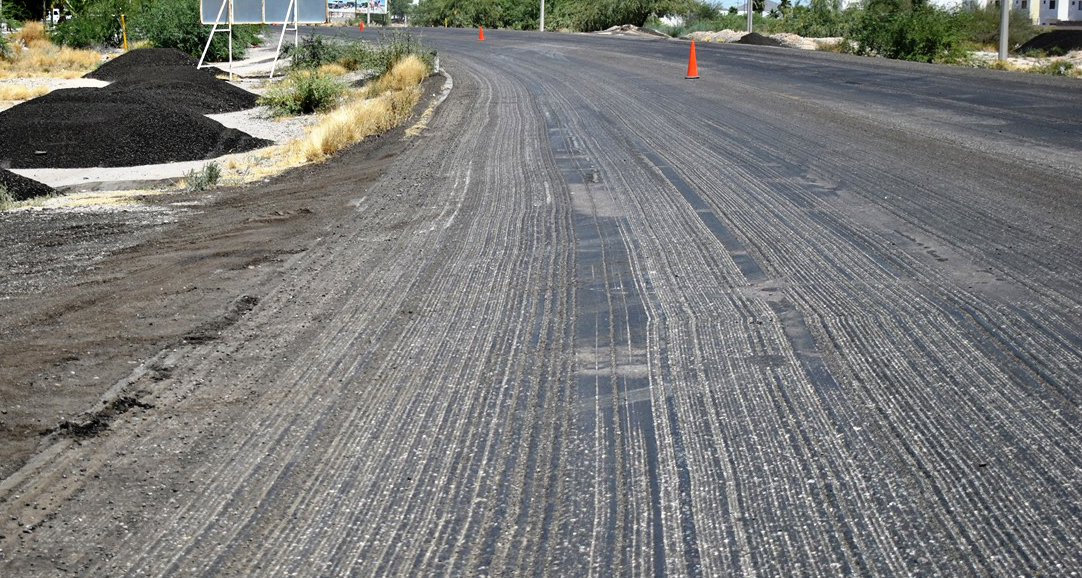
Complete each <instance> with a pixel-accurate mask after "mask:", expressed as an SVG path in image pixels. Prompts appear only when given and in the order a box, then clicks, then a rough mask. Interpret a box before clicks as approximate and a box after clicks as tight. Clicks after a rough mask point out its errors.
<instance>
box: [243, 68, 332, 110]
mask: <svg viewBox="0 0 1082 578" xmlns="http://www.w3.org/2000/svg"><path fill="white" fill-rule="evenodd" d="M345 90H346V89H345V87H344V86H343V85H342V84H341V83H340V82H338V81H337V80H336V79H335V78H334V77H332V76H330V75H327V74H323V73H320V72H315V71H311V70H301V71H297V72H293V73H291V74H290V75H289V76H288V77H286V79H285V80H283V81H282V82H280V83H279V84H277V85H275V86H274V87H272V88H270V89H269V90H267V92H266V93H264V94H263V96H261V97H260V98H259V104H262V105H266V106H268V107H270V108H271V110H272V111H274V114H276V115H297V114H311V113H313V112H321V111H324V110H328V109H330V108H333V107H334V106H335V105H336V104H337V103H338V101H339V99H340V98H341V97H342V95H344V94H345Z"/></svg>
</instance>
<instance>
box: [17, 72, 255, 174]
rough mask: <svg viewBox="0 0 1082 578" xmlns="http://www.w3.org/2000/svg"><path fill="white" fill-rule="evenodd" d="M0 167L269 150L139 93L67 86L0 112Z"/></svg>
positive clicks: (144, 161)
mask: <svg viewBox="0 0 1082 578" xmlns="http://www.w3.org/2000/svg"><path fill="white" fill-rule="evenodd" d="M0 134H3V135H4V138H3V139H0V164H4V163H7V165H6V166H11V167H13V168H84V167H128V166H137V165H148V164H158V163H167V162H174V161H191V160H200V159H209V158H214V157H217V156H221V155H224V154H229V153H236V152H244V151H249V150H252V149H256V148H260V147H264V146H268V145H270V144H273V143H272V142H271V141H268V140H265V139H259V138H255V137H252V136H249V135H247V134H245V133H243V132H240V131H238V130H236V129H231V128H226V127H224V126H222V124H221V123H219V122H217V121H214V120H211V119H209V118H207V117H205V116H203V115H202V114H200V113H198V112H196V111H194V110H192V109H190V108H187V107H185V106H181V105H177V104H174V103H172V102H169V101H165V100H161V99H160V98H157V97H155V96H154V95H153V94H148V93H145V92H140V91H130V92H121V91H116V90H108V89H107V88H104V89H102V88H69V89H63V90H56V91H53V92H51V93H49V94H47V95H45V96H41V97H38V98H35V99H33V100H29V101H27V102H24V103H22V104H20V105H17V106H15V107H12V108H10V109H8V110H6V111H3V112H0Z"/></svg>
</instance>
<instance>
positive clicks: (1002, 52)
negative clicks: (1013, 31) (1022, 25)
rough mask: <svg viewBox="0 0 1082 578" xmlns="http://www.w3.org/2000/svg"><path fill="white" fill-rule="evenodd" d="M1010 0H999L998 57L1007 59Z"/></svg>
mask: <svg viewBox="0 0 1082 578" xmlns="http://www.w3.org/2000/svg"><path fill="white" fill-rule="evenodd" d="M1010 3H1011V0H999V59H1000V60H1007V36H1009V34H1008V33H1009V32H1010V28H1011V9H1010V7H1009V6H1010Z"/></svg>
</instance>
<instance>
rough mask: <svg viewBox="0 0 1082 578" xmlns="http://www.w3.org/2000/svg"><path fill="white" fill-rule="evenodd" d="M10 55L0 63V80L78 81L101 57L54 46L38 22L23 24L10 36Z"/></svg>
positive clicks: (93, 53)
mask: <svg viewBox="0 0 1082 578" xmlns="http://www.w3.org/2000/svg"><path fill="white" fill-rule="evenodd" d="M12 40H13V42H12V43H11V54H10V56H9V57H8V58H3V59H0V78H42V77H46V78H78V77H80V76H82V75H84V74H86V73H88V72H90V71H91V70H94V69H95V68H97V67H98V65H99V64H101V54H99V53H97V52H93V51H90V50H76V49H73V48H68V47H66V46H63V47H62V46H57V45H55V44H53V43H52V42H49V40H48V38H46V37H45V29H44V27H43V26H42V25H41V23H40V22H30V23H27V24H26V26H24V27H23V28H22V29H20V30H19V31H18V32H16V33H15V34H14V35H13V36H12Z"/></svg>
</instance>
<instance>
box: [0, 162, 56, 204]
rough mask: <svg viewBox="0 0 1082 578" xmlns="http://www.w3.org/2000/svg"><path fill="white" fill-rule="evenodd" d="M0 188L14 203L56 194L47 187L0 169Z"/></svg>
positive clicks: (52, 189)
mask: <svg viewBox="0 0 1082 578" xmlns="http://www.w3.org/2000/svg"><path fill="white" fill-rule="evenodd" d="M0 187H3V188H5V189H7V192H8V194H9V195H11V198H12V200H15V201H25V200H27V199H32V198H34V197H48V196H50V195H55V194H56V189H54V188H52V187H50V186H49V185H46V184H44V183H39V182H37V181H35V180H34V179H28V178H26V177H24V176H21V175H17V174H15V173H13V172H11V171H8V170H5V169H0Z"/></svg>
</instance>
